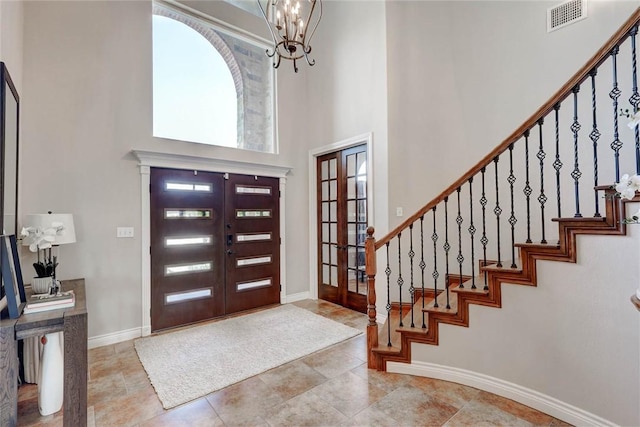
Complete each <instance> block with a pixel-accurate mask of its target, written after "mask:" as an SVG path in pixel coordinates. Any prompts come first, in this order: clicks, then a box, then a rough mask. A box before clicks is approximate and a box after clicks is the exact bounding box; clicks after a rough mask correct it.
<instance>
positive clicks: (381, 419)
mask: <svg viewBox="0 0 640 427" xmlns="http://www.w3.org/2000/svg"><path fill="white" fill-rule="evenodd" d="M347 425H349V426H353V427H371V426H376V427H398V426H399V425H401V424H399V423H398V421H396V420H394V419H393V418H391V417H390V416H388V415H387V414H385V413H384V412H383V411H381V410H379V409H376V408H373V407H369V408H367V409H365V410H364V411H361V412H359V413H358V414H356V415H355V416H353V417H352V418H351V420H349V422H347Z"/></svg>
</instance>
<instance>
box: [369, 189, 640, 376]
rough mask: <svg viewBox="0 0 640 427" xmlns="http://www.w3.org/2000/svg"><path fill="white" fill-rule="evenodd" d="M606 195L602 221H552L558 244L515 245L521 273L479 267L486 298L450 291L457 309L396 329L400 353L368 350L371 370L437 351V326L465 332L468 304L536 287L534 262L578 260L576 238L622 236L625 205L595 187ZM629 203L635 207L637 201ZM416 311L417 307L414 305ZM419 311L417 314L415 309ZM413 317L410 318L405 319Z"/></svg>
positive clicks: (433, 311) (498, 301) (490, 303)
mask: <svg viewBox="0 0 640 427" xmlns="http://www.w3.org/2000/svg"><path fill="white" fill-rule="evenodd" d="M598 189H599V190H604V192H605V199H606V202H605V217H595V218H555V219H553V221H554V222H557V223H558V236H559V241H558V243H557V244H548V243H539V244H537V243H523V244H516V246H517V247H518V249H519V253H520V262H521V265H520V267H519V268H516V269H513V268H510V267H506V268H505V267H497V266H496V265H488V266H485V267H481V271H482V272H483V273H485V274H486V276H485V277H486V281H487V287H488V291H487V292H481V291H479V290H471V289H467V288H464V289H460V288H456V289H454V290H453V291H452V292H451V294H453V295H454V296H453V299H455V302H454V304H455V307H452V308H451V309H446V308H442V306H441V307H440V308H433V303H432V304H430V305H429V307H427V308H425V309H424V311H425V312H427V319H428V320H427V322H426V326H427V328H426V329H423V328H410V327H406V326H405V327H401V328H396V329H395V330H396V333H399V334H400V337H401V339H400V347H399V348H398V347H387V346H383V345H381V346H378V347H377V348H373V349H372V353H373V354H372V356H373V360H374V366H375V367H376V369H377V370H379V371H386V367H387V362H399V363H411V343H419V344H429V345H438V343H439V325H440V324H441V323H443V324H448V325H456V326H463V327H468V326H469V306H470V305H471V304H475V305H482V306H486V307H494V308H500V307H502V284H503V283H504V284H516V285H524V286H537V261H538V260H546V261H559V262H570V263H575V262H576V259H577V253H576V248H577V242H576V237H577V236H578V235H580V234H589V235H621V236H622V235H626V225H625V224H624V222H623V221H622V219H623V218H624V216H623V212H624V204H623V203H622V202H621V201H620V199H618V198H616V197H615V196H614V194H615V190H614V189H613V188H611V187H599V188H598ZM633 201H639V200H638V197H636V198H635V199H633ZM416 305H417V304H416ZM414 309H417V310H421V308H415V307H414ZM409 315H411V314H409Z"/></svg>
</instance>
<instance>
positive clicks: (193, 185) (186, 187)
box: [164, 181, 213, 193]
mask: <svg viewBox="0 0 640 427" xmlns="http://www.w3.org/2000/svg"><path fill="white" fill-rule="evenodd" d="M164 188H165V190H167V191H198V192H205V193H211V191H212V188H213V187H212V185H211V184H203V183H200V182H173V181H166V182H165V187H164Z"/></svg>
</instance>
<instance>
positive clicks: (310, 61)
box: [304, 49, 316, 67]
mask: <svg viewBox="0 0 640 427" xmlns="http://www.w3.org/2000/svg"><path fill="white" fill-rule="evenodd" d="M309 52H311V49H309V51H307V50H306V49H305V50H304V59H306V60H307V64H309V66H311V67H313V66H314V65H316V60H315V59H310V58H309Z"/></svg>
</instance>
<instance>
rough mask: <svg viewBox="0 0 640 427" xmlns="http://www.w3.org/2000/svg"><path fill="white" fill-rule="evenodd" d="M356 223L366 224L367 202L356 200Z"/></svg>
mask: <svg viewBox="0 0 640 427" xmlns="http://www.w3.org/2000/svg"><path fill="white" fill-rule="evenodd" d="M358 221H360V222H367V201H366V200H358Z"/></svg>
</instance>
